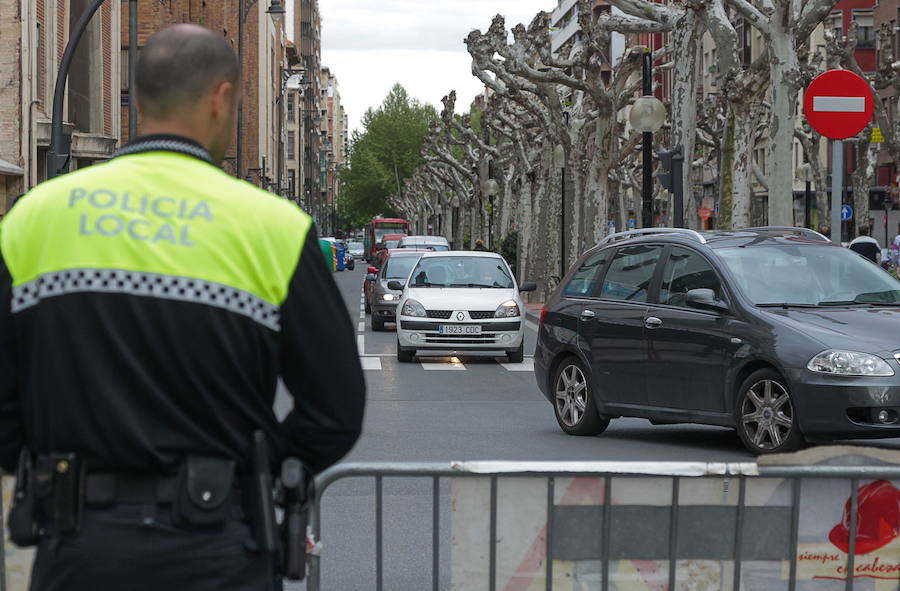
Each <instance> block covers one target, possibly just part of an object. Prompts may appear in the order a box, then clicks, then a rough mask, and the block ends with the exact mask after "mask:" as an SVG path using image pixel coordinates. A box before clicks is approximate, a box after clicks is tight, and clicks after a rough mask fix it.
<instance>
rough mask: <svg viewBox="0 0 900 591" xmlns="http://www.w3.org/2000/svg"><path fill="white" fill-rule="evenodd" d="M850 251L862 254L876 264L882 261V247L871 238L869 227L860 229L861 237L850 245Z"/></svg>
mask: <svg viewBox="0 0 900 591" xmlns="http://www.w3.org/2000/svg"><path fill="white" fill-rule="evenodd" d="M850 250H852V251H853V252H855V253H857V254H860V255H862V256H864V257H866V258H867V259H869V260H870V261H872V262H873V263H875V264H878V263H879V262H880V261H881V245H880V244H878V241H877V240H875V239H874V238H872V237H871V236H869V226H865V225H864V226H860V227H859V236H857V237H856V238H854V239H853V241H852V242H851V243H850Z"/></svg>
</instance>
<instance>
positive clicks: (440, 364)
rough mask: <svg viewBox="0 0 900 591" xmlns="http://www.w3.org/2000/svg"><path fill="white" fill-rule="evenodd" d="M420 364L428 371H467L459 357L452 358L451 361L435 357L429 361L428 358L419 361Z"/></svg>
mask: <svg viewBox="0 0 900 591" xmlns="http://www.w3.org/2000/svg"><path fill="white" fill-rule="evenodd" d="M419 364H420V365H421V366H422V369H426V370H437V371H465V369H466V366H465V365H463V364H462V361H460V360H459V358H458V357H450V358H449V359H447V358H445V357H433V358H431V359H429V358H427V357H426V358H424V359H419Z"/></svg>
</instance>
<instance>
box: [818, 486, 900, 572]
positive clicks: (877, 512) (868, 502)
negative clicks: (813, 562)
mask: <svg viewBox="0 0 900 591" xmlns="http://www.w3.org/2000/svg"><path fill="white" fill-rule="evenodd" d="M857 500H858V503H859V513H858V515H857V518H856V521H857V523H856V554H868V553H869V552H872V551H874V550H878V549H879V548H881V547H882V546H886V545H887V544H889V543H890V542H891V541H893V540H894V538H896V537H897V536H898V535H900V490H897V488H896V487H895V486H894V485H892V484H891V483H890V482H888V481H887V480H876V481H875V482H871V483H869V484H867V485H865V486H862V487H860V489H859V493H858V494H857ZM849 530H850V499H847V503H846V504H845V505H844V517H843V518H842V519H841V522H840V523H839V524H837V525H836V526H834V528H832V530H831V533H829V534H828V539H829V540H831V543H832V544H834V545H835V546H837V547H838V548H840V549H841V550H842V551H844V552H849V551H850V533H849Z"/></svg>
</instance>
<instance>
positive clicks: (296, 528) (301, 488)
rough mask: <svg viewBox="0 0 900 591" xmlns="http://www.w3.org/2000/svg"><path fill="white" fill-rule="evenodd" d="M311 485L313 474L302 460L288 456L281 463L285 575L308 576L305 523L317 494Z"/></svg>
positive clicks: (293, 576)
mask: <svg viewBox="0 0 900 591" xmlns="http://www.w3.org/2000/svg"><path fill="white" fill-rule="evenodd" d="M312 486H313V479H312V476H311V475H310V473H309V472H308V470H307V469H306V467H305V466H304V465H303V463H302V462H301V461H300V460H298V459H296V458H288V459H286V460H285V461H284V462H283V463H282V464H281V487H282V492H283V504H284V518H283V519H282V522H281V546H282V548H283V556H282V560H281V574H282V576H284V578H286V579H291V580H296V581H302V580H303V579H304V578H305V577H306V526H307V524H308V523H309V509H310V503H311V502H312V499H313V496H314V494H313V490H312Z"/></svg>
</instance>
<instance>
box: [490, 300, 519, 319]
mask: <svg viewBox="0 0 900 591" xmlns="http://www.w3.org/2000/svg"><path fill="white" fill-rule="evenodd" d="M518 315H519V304H517V303H516V302H515V300H507V301H505V302H503V303H502V304H500V306H499V307H498V308H497V311H496V312H494V318H514V317H516V316H518Z"/></svg>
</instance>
